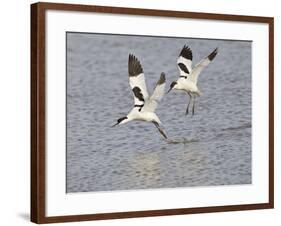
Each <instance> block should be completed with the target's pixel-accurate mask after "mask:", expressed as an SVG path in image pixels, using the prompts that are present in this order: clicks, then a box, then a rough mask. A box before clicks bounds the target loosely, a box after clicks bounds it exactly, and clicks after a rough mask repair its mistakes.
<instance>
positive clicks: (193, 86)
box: [167, 45, 218, 115]
mask: <svg viewBox="0 0 281 226" xmlns="http://www.w3.org/2000/svg"><path fill="white" fill-rule="evenodd" d="M217 53H218V48H216V49H215V50H214V51H213V52H212V53H210V54H209V55H208V56H207V57H205V58H204V59H202V60H201V61H200V62H199V63H198V64H197V65H195V67H193V68H192V57H193V56H192V51H191V49H190V48H189V47H188V46H187V45H184V47H183V48H182V50H181V52H180V55H179V58H178V61H177V64H178V68H179V71H180V77H179V79H178V80H177V81H173V82H172V83H171V85H170V89H169V90H168V92H170V91H171V90H173V89H176V90H183V91H185V92H187V94H188V95H189V102H188V105H187V108H186V112H185V114H186V115H187V114H188V111H189V105H190V102H191V100H193V107H192V115H194V108H195V97H196V96H201V94H202V93H201V91H200V90H199V89H198V87H197V80H198V76H199V74H200V73H201V71H202V70H203V69H204V68H205V67H206V66H207V65H208V64H209V63H210V62H211V61H212V60H213V59H214V58H215V57H216V55H217ZM168 92H167V93H168Z"/></svg>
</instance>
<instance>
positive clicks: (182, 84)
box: [174, 78, 201, 96]
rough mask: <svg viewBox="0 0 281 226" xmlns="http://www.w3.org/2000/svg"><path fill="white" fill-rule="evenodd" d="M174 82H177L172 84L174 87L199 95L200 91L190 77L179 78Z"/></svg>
mask: <svg viewBox="0 0 281 226" xmlns="http://www.w3.org/2000/svg"><path fill="white" fill-rule="evenodd" d="M176 82H177V84H176V85H175V86H174V89H177V90H182V91H185V92H187V93H189V92H190V93H192V94H196V95H198V96H201V91H200V90H199V89H198V87H197V85H196V84H195V83H194V82H193V81H191V80H190V79H188V78H187V79H185V78H179V79H178V80H177V81H176Z"/></svg>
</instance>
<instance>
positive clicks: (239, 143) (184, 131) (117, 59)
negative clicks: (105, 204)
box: [66, 33, 251, 192]
mask: <svg viewBox="0 0 281 226" xmlns="http://www.w3.org/2000/svg"><path fill="white" fill-rule="evenodd" d="M186 43H187V44H188V45H189V46H190V47H191V49H192V51H193V58H194V60H193V63H195V64H196V63H197V62H198V61H199V60H200V59H201V58H203V57H205V56H206V55H208V54H209V53H210V52H211V51H213V49H214V48H216V47H219V53H218V55H217V57H216V58H215V59H214V61H213V62H212V63H211V64H210V65H209V66H208V67H207V68H206V69H205V70H204V71H203V72H202V74H201V75H200V76H199V81H198V83H199V88H200V90H201V91H202V92H203V96H202V97H200V98H197V100H196V108H195V115H194V116H191V115H188V116H185V108H186V105H187V103H188V97H187V95H186V94H184V93H182V92H179V91H178V92H177V91H173V92H170V93H169V94H168V95H165V96H164V98H163V100H162V101H161V103H160V104H159V106H158V108H157V110H156V112H157V115H158V116H159V118H160V119H161V121H162V122H163V124H164V127H165V130H166V133H167V135H168V137H169V139H170V142H166V141H165V140H163V139H162V138H161V136H160V134H159V133H158V131H157V129H156V128H155V127H154V125H153V124H152V123H147V122H130V123H128V124H125V125H121V126H117V127H114V128H111V125H113V124H114V123H115V122H116V120H117V119H118V118H120V117H122V116H125V115H126V114H127V113H128V112H129V111H130V109H131V108H132V106H133V94H132V92H131V90H130V86H129V83H128V65H127V63H128V55H129V53H132V54H135V55H136V56H137V57H138V58H139V60H140V61H141V63H142V66H143V69H144V72H145V75H146V83H147V87H148V90H149V92H150V93H151V92H152V90H153V88H154V86H155V84H156V82H157V80H158V78H159V76H160V73H161V72H162V71H163V72H165V73H166V77H167V83H168V84H167V86H169V84H170V83H171V82H172V81H173V80H176V79H177V77H178V74H179V73H178V69H177V65H176V61H177V57H178V54H179V52H180V50H181V48H182V47H183V45H184V44H186ZM167 88H168V87H167ZM249 183H251V42H247V41H227V40H204V39H187V38H159V37H140V36H120V35H99V34H83V33H67V185H66V188H67V192H87V191H109V190H127V189H148V188H174V187H189V186H215V185H235V184H249Z"/></svg>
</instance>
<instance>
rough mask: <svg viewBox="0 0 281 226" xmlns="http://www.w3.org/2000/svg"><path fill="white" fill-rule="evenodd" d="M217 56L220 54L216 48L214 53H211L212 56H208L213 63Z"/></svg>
mask: <svg viewBox="0 0 281 226" xmlns="http://www.w3.org/2000/svg"><path fill="white" fill-rule="evenodd" d="M217 54H218V47H217V48H215V49H214V51H213V52H211V54H210V55H209V56H208V59H209V60H210V61H212V60H213V59H214V58H215V57H216V55H217Z"/></svg>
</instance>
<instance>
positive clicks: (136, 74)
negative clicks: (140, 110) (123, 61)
mask: <svg viewBox="0 0 281 226" xmlns="http://www.w3.org/2000/svg"><path fill="white" fill-rule="evenodd" d="M128 70H129V83H130V86H131V88H132V91H133V93H134V101H135V105H137V106H142V105H144V102H145V101H146V100H147V98H148V93H147V89H146V84H145V77H144V73H143V69H142V66H141V64H140V61H139V60H138V58H136V57H135V56H134V55H132V54H130V55H129V61H128Z"/></svg>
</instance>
